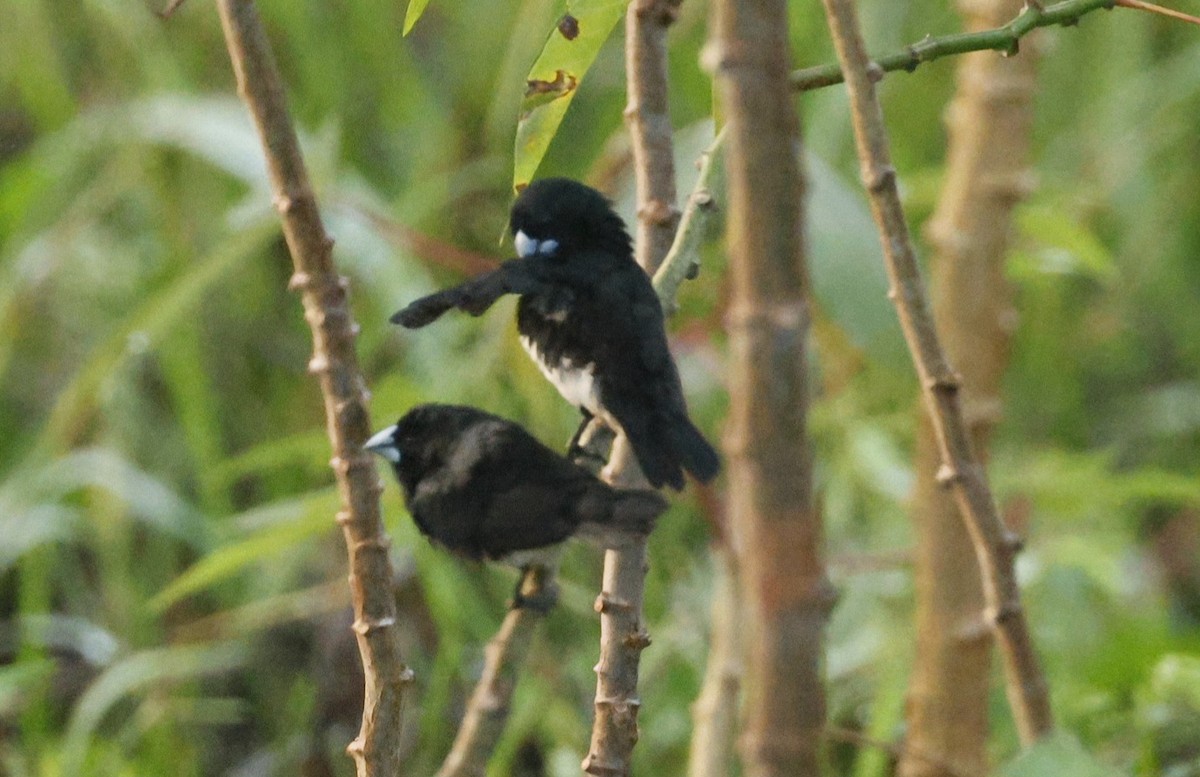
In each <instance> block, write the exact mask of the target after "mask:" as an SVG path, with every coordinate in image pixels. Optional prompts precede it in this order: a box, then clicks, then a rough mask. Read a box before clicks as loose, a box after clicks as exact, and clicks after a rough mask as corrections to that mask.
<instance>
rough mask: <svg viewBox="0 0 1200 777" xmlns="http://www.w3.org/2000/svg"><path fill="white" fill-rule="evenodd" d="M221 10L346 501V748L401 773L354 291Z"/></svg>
mask: <svg viewBox="0 0 1200 777" xmlns="http://www.w3.org/2000/svg"><path fill="white" fill-rule="evenodd" d="M217 9H218V11H219V13H220V16H221V26H222V28H223V30H224V33H225V42H226V45H227V47H228V49H229V57H230V60H231V61H232V63H233V69H234V73H235V74H236V76H237V85H238V93H239V94H240V95H241V97H242V99H243V100H244V101H245V103H246V106H247V107H248V108H249V109H250V114H251V116H252V118H253V119H254V124H255V127H256V128H257V129H258V135H259V139H260V140H261V141H262V145H263V150H264V154H265V156H266V162H267V168H268V171H269V173H270V179H271V188H272V190H273V192H274V195H275V207H276V209H277V210H278V211H279V216H280V219H281V220H282V222H283V234H284V238H285V239H286V240H287V246H288V250H289V251H290V252H291V255H292V262H293V266H294V269H295V272H294V274H293V275H292V279H291V282H290V284H289V286H290V288H291V289H293V290H295V291H299V292H300V295H301V300H302V302H303V304H304V318H305V320H307V321H308V324H309V327H310V328H311V330H312V336H313V356H312V359H311V361H310V362H309V365H308V369H309V372H311V373H313V374H314V375H316V376H317V380H318V381H319V383H320V386H321V395H322V396H323V397H324V400H325V418H326V426H327V431H328V433H329V441H330V443H331V444H332V446H333V459H332V462H331V465H332V467H333V471H334V474H335V476H336V478H337V484H338V490H339V492H340V493H341V497H342V509H341V511H340V512H339V513H338V515H337V521H338V524H340V525H341V527H342V532H343V534H344V535H345V539H346V550H347V553H348V555H349V562H350V593H351V598H352V599H353V605H354V626H353V628H354V634H355V636H356V637H357V639H358V648H359V652H360V653H361V655H362V663H363V672H364V674H365V676H366V681H365V683H366V686H365V695H364V701H363V719H362V728H361V729H360V731H359V734H358V736H357V737H356V738H355V739H354V741H353V742H351V743H350V745H349V746H348V747H347V748H346V749H347V751H348V752H349V753H350V755H351V756H352V757H353V758H354V761H355V765H356V767H357V769H358V774H359V777H385V776H386V777H391V775H397V774H399V773H400V751H401V739H400V735H401V725H400V724H401V715H402V712H403V709H404V697H405V690H406V688H407V686H408V685H409V684H411V683H412V681H413V675H412V672H411V671H410V670H409V669H408V668H407V667H406V666H405V665H404V663H403V661H402V660H401V657H400V646H399V643H398V640H397V635H396V602H395V599H394V598H393V594H392V565H391V560H390V558H389V557H388V548H389V547H390V544H391V541H390V539H389V538H388V536H387V533H386V532H385V531H384V528H383V523H382V521H381V519H380V511H379V494H380V492H381V490H382V485H381V483H380V481H379V475H378V473H377V472H376V470H375V463H374V461H373V460H372V459H371V457H370V455H369V454H367V453H365V452H364V451H363V449H362V445H363V443H364V442H366V440H367V438H368V437H369V436H370V434H371V420H370V416H369V414H368V411H367V398H368V392H367V389H366V384H365V381H364V380H363V376H362V372H361V371H360V370H359V367H358V357H357V355H356V353H355V338H356V336H357V334H358V325H357V324H355V322H354V318H353V316H352V314H351V312H350V307H349V303H348V299H347V291H348V283H347V281H346V279H345V278H344V277H342V276H340V275H339V274H338V272H337V268H336V266H335V265H334V262H333V240H332V239H331V238H330V237H329V235H328V233H326V231H325V227H324V225H323V224H322V222H321V215H320V212H319V211H318V209H317V201H316V197H315V196H314V194H313V189H312V183H311V182H310V181H309V178H308V173H307V171H306V170H305V166H304V159H303V157H302V156H301V154H300V146H299V143H298V142H297V140H296V132H295V129H294V128H293V126H292V120H291V117H290V116H289V114H288V109H287V101H286V98H285V96H284V89H283V82H282V79H281V77H280V75H279V69H278V67H277V66H276V64H275V59H274V55H273V54H272V53H271V47H270V42H269V41H268V40H267V36H266V32H265V31H264V29H263V26H262V23H261V21H260V20H259V17H258V12H257V10H256V9H255V7H254V3H253V2H252V0H218V2H217Z"/></svg>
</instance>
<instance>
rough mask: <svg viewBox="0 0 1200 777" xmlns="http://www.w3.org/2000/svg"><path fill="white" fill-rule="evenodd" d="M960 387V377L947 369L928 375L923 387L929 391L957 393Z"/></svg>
mask: <svg viewBox="0 0 1200 777" xmlns="http://www.w3.org/2000/svg"><path fill="white" fill-rule="evenodd" d="M961 386H962V376H961V375H959V374H958V373H957V372H955V371H954V370H952V369H950V368H949V367H947V368H945V369H943V370H940V371H939V372H937V373H935V374H933V375H930V376H929V378H928V379H926V381H925V387H926V388H928V389H929V390H930V391H946V392H952V391H958V389H959V388H960V387H961Z"/></svg>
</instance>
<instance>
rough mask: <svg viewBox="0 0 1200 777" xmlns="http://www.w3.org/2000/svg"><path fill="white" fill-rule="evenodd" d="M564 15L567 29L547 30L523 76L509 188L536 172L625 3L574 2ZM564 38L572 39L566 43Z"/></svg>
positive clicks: (517, 186)
mask: <svg viewBox="0 0 1200 777" xmlns="http://www.w3.org/2000/svg"><path fill="white" fill-rule="evenodd" d="M567 11H568V15H569V16H570V17H571V18H572V19H574V23H573V24H571V25H569V26H568V25H564V24H563V23H562V21H560V22H559V24H557V25H556V26H555V28H554V29H553V30H551V31H550V37H549V38H547V39H546V45H545V46H544V47H543V48H542V53H541V55H539V56H538V58H537V61H536V62H534V63H533V67H531V68H530V69H529V75H528V76H527V77H526V88H525V99H524V100H522V101H521V114H520V120H519V122H518V123H517V140H516V147H515V149H514V153H513V188H514V189H520V188H521V187H523V186H524V185H525V184H527V183H529V181H530V179H532V178H533V174H534V173H536V172H537V169H538V165H540V164H541V163H542V158H543V157H544V156H545V155H546V149H548V148H549V147H550V141H552V140H553V139H554V135H555V134H556V133H557V132H558V127H559V125H560V124H561V123H562V120H563V116H565V115H566V113H567V108H568V107H570V105H571V100H573V99H574V98H575V92H576V91H577V90H578V87H579V83H580V82H581V81H582V80H583V77H584V75H585V74H586V73H587V71H588V68H590V67H591V66H592V62H594V61H595V59H596V55H597V54H598V53H600V47H601V46H603V45H604V41H606V40H608V36H609V34H610V33H611V32H612V29H613V27H614V26H615V25H616V23H617V20H618V19H620V18H621V16H622V15H623V14H624V13H625V0H576V2H574V3H572V4H570V5H569V6H568V9H567ZM564 18H566V17H564ZM564 28H565V29H567V31H568V32H566V33H564V32H563V30H564ZM575 33H577V34H575ZM567 34H573V37H572V38H570V39H568V38H567Z"/></svg>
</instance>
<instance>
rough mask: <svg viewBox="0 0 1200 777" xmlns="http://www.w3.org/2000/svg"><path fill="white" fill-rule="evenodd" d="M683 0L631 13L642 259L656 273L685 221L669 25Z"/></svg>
mask: <svg viewBox="0 0 1200 777" xmlns="http://www.w3.org/2000/svg"><path fill="white" fill-rule="evenodd" d="M680 2H682V0H633V2H631V3H630V4H629V9H628V11H627V12H626V14H625V73H626V79H627V81H628V89H629V95H628V103H627V104H626V106H625V122H626V124H627V125H628V126H629V140H630V145H631V148H632V150H633V172H634V177H635V178H636V180H637V205H638V208H637V218H638V224H637V241H636V243H635V245H636V251H637V260H638V264H640V265H641V266H642V267H643V268H645V270H646V272H647V273H649V274H650V275H654V272H655V270H657V269H658V264H659V262H661V261H662V259H663V257H664V256H665V255H666V253H667V250H668V249H669V248H670V247H671V241H672V240H673V239H674V237H675V228H676V226H677V225H678V224H679V208H678V207H677V206H676V204H675V155H674V152H673V150H672V134H673V133H672V130H671V112H670V105H669V104H668V101H667V95H668V91H667V28H668V27H670V26H671V24H672V23H673V22H674V21H675V18H676V17H677V16H678V15H679V4H680Z"/></svg>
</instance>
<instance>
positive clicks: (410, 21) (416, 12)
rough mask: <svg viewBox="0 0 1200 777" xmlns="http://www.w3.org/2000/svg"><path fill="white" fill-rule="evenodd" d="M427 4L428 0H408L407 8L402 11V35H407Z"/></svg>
mask: <svg viewBox="0 0 1200 777" xmlns="http://www.w3.org/2000/svg"><path fill="white" fill-rule="evenodd" d="M427 5H429V0H408V10H407V11H405V12H404V32H403V33H402V34H403V35H408V33H409V32H411V31H412V28H413V25H414V24H416V23H417V19H420V18H421V14H423V13H425V6H427Z"/></svg>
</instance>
